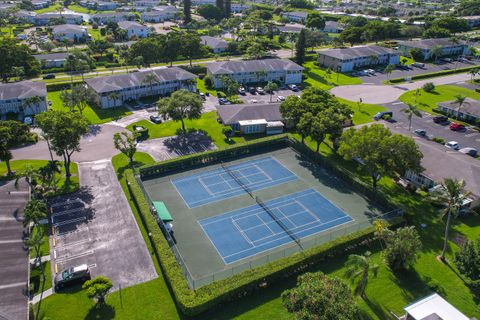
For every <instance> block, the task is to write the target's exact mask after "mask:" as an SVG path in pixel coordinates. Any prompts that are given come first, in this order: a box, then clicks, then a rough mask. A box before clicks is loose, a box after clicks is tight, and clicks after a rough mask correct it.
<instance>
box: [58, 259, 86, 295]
mask: <svg viewBox="0 0 480 320" xmlns="http://www.w3.org/2000/svg"><path fill="white" fill-rule="evenodd" d="M88 279H90V270H89V269H88V266H87V265H86V264H82V265H79V266H76V267H73V268H69V269H66V270H63V271H62V272H60V273H57V275H56V276H55V290H58V289H60V288H63V287H65V286H66V285H71V284H72V283H74V282H77V281H82V282H84V281H86V280H88Z"/></svg>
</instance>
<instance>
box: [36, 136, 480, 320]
mask: <svg viewBox="0 0 480 320" xmlns="http://www.w3.org/2000/svg"><path fill="white" fill-rule="evenodd" d="M307 143H309V145H313V143H312V142H311V140H310V139H307ZM320 151H321V153H322V154H323V155H324V156H326V157H329V158H331V160H332V161H335V162H336V163H338V164H340V165H342V166H343V167H344V168H345V169H348V170H350V171H351V172H352V175H355V176H357V177H358V179H359V180H363V181H365V182H368V183H369V182H370V180H369V177H368V175H366V174H365V173H364V172H362V171H360V170H359V168H357V164H356V163H355V162H352V161H349V162H347V161H345V160H343V159H341V158H339V157H337V156H336V155H334V154H333V152H332V150H331V149H330V148H329V147H328V146H326V145H325V144H322V147H321V150H320ZM135 160H136V161H138V162H141V163H150V162H151V158H150V157H149V156H147V155H145V154H141V153H139V154H137V155H136V158H135ZM112 162H113V164H114V167H115V169H116V170H117V174H118V176H119V178H120V181H121V182H122V187H123V188H124V189H125V188H126V186H125V182H124V179H123V174H124V172H125V170H129V169H128V165H127V163H128V162H127V159H126V158H125V156H123V155H118V156H115V157H114V158H113V159H112ZM379 188H380V189H381V190H382V191H383V192H384V193H385V195H386V196H387V197H388V198H389V199H390V200H391V201H392V202H393V203H396V204H398V205H401V206H402V207H404V208H405V210H406V212H407V220H408V221H409V224H410V225H413V226H415V227H416V228H417V230H418V231H419V233H420V236H421V239H422V243H423V248H422V250H421V253H420V254H419V256H418V259H417V261H416V263H415V264H414V266H413V268H412V269H411V270H409V271H406V272H402V273H399V274H394V273H392V272H391V271H390V270H389V269H388V268H386V267H385V265H384V263H383V256H382V251H381V249H380V248H379V243H378V242H374V243H371V244H370V245H366V246H364V247H359V248H357V249H356V250H355V251H354V252H352V253H358V254H363V253H365V251H367V250H369V251H372V252H373V255H372V260H373V262H375V263H378V264H379V265H380V270H379V273H378V276H377V277H376V278H371V279H370V281H369V284H368V287H367V291H366V293H367V296H368V298H369V299H368V300H367V301H365V300H363V299H361V298H356V300H357V303H358V305H359V307H360V309H361V310H362V313H363V314H364V315H365V319H375V320H376V319H378V320H384V319H389V318H390V316H389V313H390V311H393V312H395V313H396V314H397V315H401V314H402V311H403V308H404V307H405V306H406V305H408V304H409V303H411V302H413V301H415V300H417V299H419V298H421V297H424V296H425V295H428V294H430V293H431V292H432V291H431V290H430V289H429V288H428V286H427V285H426V283H427V282H428V278H430V279H432V280H434V281H436V282H437V283H439V285H440V287H441V294H442V296H444V297H445V298H446V299H447V300H448V301H449V302H450V303H452V304H453V305H454V306H455V307H457V308H458V309H460V310H461V311H462V312H464V313H465V314H466V315H467V316H469V317H474V316H475V317H477V318H478V317H479V316H480V310H479V309H478V305H477V302H476V300H475V299H474V296H473V295H472V293H471V292H470V290H469V289H468V288H467V287H466V286H465V284H464V283H463V281H462V280H461V279H460V278H459V277H458V276H457V275H456V273H455V271H454V270H455V267H454V266H453V265H452V268H450V267H448V266H446V265H444V264H443V263H440V262H439V261H438V260H437V259H436V256H437V255H438V254H440V252H441V248H442V243H443V240H442V239H443V230H444V222H443V221H442V220H441V218H440V214H439V212H438V210H437V209H435V208H434V207H433V206H432V205H431V204H430V203H429V202H428V201H426V199H425V196H424V195H423V194H411V193H408V192H406V191H405V190H404V189H403V188H401V187H399V186H398V185H396V184H395V183H394V182H393V180H391V179H389V178H383V179H382V180H381V181H380V183H379ZM127 198H128V199H129V201H130V203H131V199H130V197H129V195H128V193H127ZM131 204H132V203H131ZM133 211H134V214H135V217H136V219H137V221H139V218H138V215H137V213H136V210H135V208H133ZM422 224H425V226H424V227H422ZM139 226H140V229H141V231H142V235H143V236H144V238H145V239H148V238H147V237H148V236H147V235H146V234H145V230H143V226H142V224H141V223H139ZM458 234H461V235H463V236H465V237H467V238H470V239H474V238H476V237H478V236H480V217H479V216H471V217H469V218H461V219H458V220H456V221H454V224H453V232H452V239H453V238H454V237H456V236H457V235H458ZM147 247H148V249H149V251H150V252H152V251H151V246H150V244H149V242H148V241H147ZM456 250H458V248H457V246H456V245H455V244H454V243H453V242H452V241H451V242H450V249H449V250H448V253H447V258H448V259H449V260H450V261H452V260H453V253H454V252H455V251H456ZM346 259H347V256H346V255H340V256H338V257H335V258H331V259H330V260H328V261H325V262H323V263H320V264H317V265H315V266H312V268H311V269H310V270H308V271H322V272H324V273H326V274H330V275H336V276H338V277H341V278H345V268H344V264H345V261H346ZM154 261H155V260H154ZM155 264H156V267H157V268H158V265H157V263H156V262H155ZM157 270H158V269H157ZM294 285H295V279H293V278H290V279H284V280H282V281H278V282H277V283H273V284H268V287H267V288H266V289H263V290H261V291H258V292H255V293H253V294H252V295H250V296H247V297H244V298H241V299H236V300H235V301H234V302H232V303H228V304H225V305H222V306H219V307H217V308H214V309H213V310H212V311H211V312H209V313H207V314H203V315H201V316H198V317H195V319H200V320H202V319H204V320H207V319H208V320H212V319H245V320H247V319H261V320H262V319H265V320H267V319H293V317H292V316H291V315H290V314H288V313H287V312H286V310H285V309H284V308H283V306H282V304H281V298H280V295H281V293H282V292H283V291H284V290H285V289H288V288H291V287H292V286H294ZM42 311H43V312H44V314H45V315H46V316H49V317H51V318H54V319H72V318H85V319H103V318H116V319H117V318H118V319H132V318H135V319H181V318H182V319H185V317H183V316H181V315H180V314H179V312H178V311H177V310H176V309H175V305H174V303H173V301H172V298H171V296H170V293H169V291H168V289H167V287H166V285H165V281H164V279H163V277H162V276H160V277H159V278H158V279H156V280H153V281H150V282H147V283H144V284H140V285H136V286H133V287H130V288H127V289H123V290H122V291H121V292H119V291H117V292H114V293H112V294H110V295H109V296H108V297H107V306H104V307H101V308H94V307H93V304H92V302H91V301H90V300H88V299H87V297H86V295H85V293H84V292H83V291H79V290H78V288H77V289H73V290H72V291H71V292H67V293H62V294H54V295H52V296H50V297H48V298H46V299H45V300H44V301H43V302H42Z"/></svg>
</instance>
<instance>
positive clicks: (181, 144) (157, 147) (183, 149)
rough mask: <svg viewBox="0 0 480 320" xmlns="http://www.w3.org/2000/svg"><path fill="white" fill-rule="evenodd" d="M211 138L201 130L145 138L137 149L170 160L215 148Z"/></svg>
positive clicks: (158, 159) (161, 159)
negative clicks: (182, 134)
mask: <svg viewBox="0 0 480 320" xmlns="http://www.w3.org/2000/svg"><path fill="white" fill-rule="evenodd" d="M215 148H216V146H215V145H214V144H213V143H212V141H211V140H210V138H208V137H207V136H205V135H204V134H203V133H201V132H196V133H190V134H188V135H186V136H173V137H166V138H158V139H151V140H145V141H142V142H140V143H139V144H138V145H137V150H138V151H140V152H146V153H148V154H150V155H151V156H152V157H153V158H154V159H155V161H163V160H168V159H172V158H176V157H180V156H184V155H188V154H193V153H197V152H204V151H208V150H213V149H215Z"/></svg>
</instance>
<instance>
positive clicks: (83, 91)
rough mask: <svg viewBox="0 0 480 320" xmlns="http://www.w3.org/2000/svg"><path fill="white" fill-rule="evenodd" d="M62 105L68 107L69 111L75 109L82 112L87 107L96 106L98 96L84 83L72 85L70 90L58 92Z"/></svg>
mask: <svg viewBox="0 0 480 320" xmlns="http://www.w3.org/2000/svg"><path fill="white" fill-rule="evenodd" d="M60 99H62V101H63V105H64V106H65V107H68V108H69V109H70V111H71V112H73V111H74V110H75V108H76V109H78V111H79V112H80V114H83V111H84V110H85V109H86V108H88V107H96V106H98V105H99V101H98V97H97V94H96V93H95V91H93V89H91V88H89V87H86V86H84V85H81V84H78V85H74V86H73V87H72V89H71V90H63V91H62V93H61V94H60Z"/></svg>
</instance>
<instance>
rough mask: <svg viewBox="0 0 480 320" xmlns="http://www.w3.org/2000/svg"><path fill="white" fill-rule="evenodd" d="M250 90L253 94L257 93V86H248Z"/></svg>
mask: <svg viewBox="0 0 480 320" xmlns="http://www.w3.org/2000/svg"><path fill="white" fill-rule="evenodd" d="M248 92H250V93H251V94H255V93H257V90H256V89H255V87H250V88H248Z"/></svg>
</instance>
